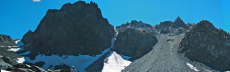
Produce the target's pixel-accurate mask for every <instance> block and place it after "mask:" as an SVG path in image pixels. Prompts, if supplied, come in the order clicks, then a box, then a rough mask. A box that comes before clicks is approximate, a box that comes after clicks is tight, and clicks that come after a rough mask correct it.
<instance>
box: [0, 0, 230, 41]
mask: <svg viewBox="0 0 230 72" xmlns="http://www.w3.org/2000/svg"><path fill="white" fill-rule="evenodd" d="M76 1H78V0H60V1H55V0H49V1H46V0H41V1H40V2H33V0H29V1H17V0H14V1H7V0H5V1H3V2H1V3H2V4H1V5H0V9H2V11H1V13H2V16H1V17H0V19H1V20H0V25H1V26H3V27H2V28H1V29H0V33H1V34H5V35H9V36H11V37H12V38H13V39H21V38H22V36H23V35H24V34H25V33H26V32H27V31H28V30H32V31H34V30H35V29H36V27H37V26H38V24H39V22H40V21H41V19H42V18H43V17H44V16H45V14H46V12H47V10H48V9H60V8H61V6H62V5H63V4H66V3H74V2H76ZM83 1H86V2H87V3H89V2H90V0H83ZM92 1H93V2H95V3H97V4H98V6H99V8H100V9H101V11H102V15H103V16H104V17H105V18H107V19H108V21H109V23H110V24H112V25H114V26H119V25H121V24H124V23H126V22H130V21H132V20H137V21H143V22H144V23H148V24H151V25H156V24H160V22H163V21H174V20H175V19H176V18H177V17H178V16H180V17H181V18H182V20H183V21H184V22H185V23H198V22H199V21H201V20H208V21H210V22H211V23H213V24H214V26H215V27H216V28H222V29H223V30H225V31H227V32H230V29H229V27H230V25H229V24H230V21H228V19H229V18H230V16H229V14H227V13H229V12H230V10H229V9H230V8H229V7H230V5H227V4H228V3H229V2H230V1H227V0H212V1H210V0H202V1H199V0H193V1H183V0H176V1H170V0H161V1H155V0H154V1H151V0H145V1H138V0H134V1H133V0H132V1H131V0H126V1H121V0H116V1H112V0H110V1H100V0H92Z"/></svg>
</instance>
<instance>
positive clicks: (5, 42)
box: [0, 34, 16, 46]
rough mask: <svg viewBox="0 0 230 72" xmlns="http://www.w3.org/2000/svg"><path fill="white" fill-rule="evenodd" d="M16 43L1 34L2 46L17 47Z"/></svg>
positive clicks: (0, 42) (0, 43)
mask: <svg viewBox="0 0 230 72" xmlns="http://www.w3.org/2000/svg"><path fill="white" fill-rule="evenodd" d="M15 45H16V44H15V42H14V40H13V39H11V37H10V36H7V35H2V34H0V46H15Z"/></svg>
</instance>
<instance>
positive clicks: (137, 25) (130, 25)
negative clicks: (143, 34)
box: [116, 20, 152, 29]
mask: <svg viewBox="0 0 230 72" xmlns="http://www.w3.org/2000/svg"><path fill="white" fill-rule="evenodd" d="M122 28H145V29H149V28H152V26H151V25H149V24H146V23H143V22H142V21H139V22H138V21H136V20H132V21H131V23H129V22H127V23H126V24H122V25H121V26H117V27H116V29H122Z"/></svg>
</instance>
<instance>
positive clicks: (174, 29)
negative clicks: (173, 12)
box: [155, 16, 189, 35]
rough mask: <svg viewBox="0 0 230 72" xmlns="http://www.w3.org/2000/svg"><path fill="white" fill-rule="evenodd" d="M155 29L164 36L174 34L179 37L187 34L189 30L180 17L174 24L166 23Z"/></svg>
mask: <svg viewBox="0 0 230 72" xmlns="http://www.w3.org/2000/svg"><path fill="white" fill-rule="evenodd" d="M155 28H156V29H158V31H159V32H160V33H162V34H167V33H174V34H177V35H178V34H181V33H185V32H186V31H187V30H188V29H189V26H188V25H186V24H185V23H184V22H183V20H182V19H181V18H180V17H179V16H178V17H177V18H176V20H175V21H174V22H171V21H164V22H161V23H160V24H159V25H156V26H155Z"/></svg>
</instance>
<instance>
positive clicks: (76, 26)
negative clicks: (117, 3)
mask: <svg viewBox="0 0 230 72" xmlns="http://www.w3.org/2000/svg"><path fill="white" fill-rule="evenodd" d="M114 33H115V31H114V27H113V26H112V25H110V24H109V22H108V20H107V19H105V18H103V17H102V15H101V10H100V9H99V8H98V6H97V4H95V3H93V2H90V3H85V2H84V1H78V2H76V3H73V4H70V3H67V4H65V5H63V6H62V8H61V9H60V10H56V9H50V10H48V11H47V13H46V15H45V16H44V18H43V19H42V20H41V22H40V24H39V25H38V27H37V29H36V30H35V31H34V32H32V31H28V32H27V33H26V34H25V35H24V36H23V38H22V42H23V43H24V44H31V45H30V46H28V47H25V49H28V50H30V51H31V52H35V51H36V52H40V53H41V54H47V55H51V54H58V55H79V54H81V55H96V54H100V53H101V52H102V51H103V50H105V49H106V48H109V47H110V46H111V42H110V41H111V39H112V37H114Z"/></svg>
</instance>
